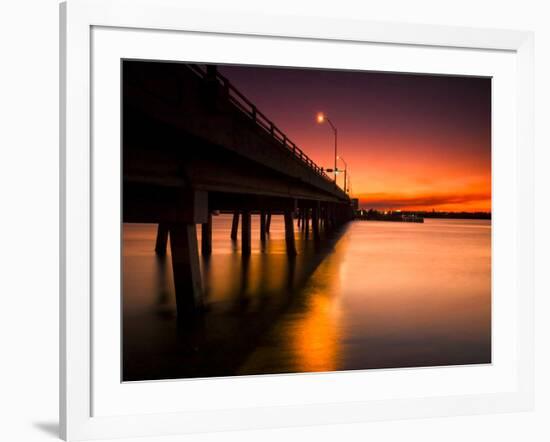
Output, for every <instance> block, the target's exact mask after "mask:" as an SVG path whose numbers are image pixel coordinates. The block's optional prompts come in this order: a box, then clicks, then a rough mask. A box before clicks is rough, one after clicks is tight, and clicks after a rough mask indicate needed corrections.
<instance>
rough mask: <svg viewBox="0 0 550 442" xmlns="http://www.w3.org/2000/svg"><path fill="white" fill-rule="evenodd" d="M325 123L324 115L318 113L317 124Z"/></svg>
mask: <svg viewBox="0 0 550 442" xmlns="http://www.w3.org/2000/svg"><path fill="white" fill-rule="evenodd" d="M324 121H325V114H324V113H322V112H319V113H318V114H317V123H319V124H320V123H323V122H324Z"/></svg>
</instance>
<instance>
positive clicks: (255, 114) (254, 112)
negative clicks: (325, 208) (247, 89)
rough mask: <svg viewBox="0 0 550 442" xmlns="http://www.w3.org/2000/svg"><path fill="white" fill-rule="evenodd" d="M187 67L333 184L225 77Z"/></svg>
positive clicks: (189, 65) (200, 68)
mask: <svg viewBox="0 0 550 442" xmlns="http://www.w3.org/2000/svg"><path fill="white" fill-rule="evenodd" d="M187 66H188V67H189V68H190V69H191V70H192V71H193V72H195V73H196V74H198V75H199V76H200V77H201V78H203V79H206V78H208V77H210V76H211V77H212V79H213V80H215V81H217V82H218V84H219V85H220V86H221V87H222V89H223V90H224V91H225V93H226V95H227V97H228V99H229V101H230V102H231V103H233V104H234V105H235V106H236V107H237V108H238V109H239V110H240V111H241V112H243V113H244V114H245V115H246V116H247V117H249V118H250V119H251V120H252V121H253V122H254V123H255V124H256V125H257V126H259V127H260V128H261V129H263V130H264V131H265V132H266V133H268V134H269V135H270V136H271V137H273V138H274V139H275V140H276V141H278V142H279V143H280V145H281V147H282V148H283V149H286V150H287V151H289V152H290V153H292V154H293V156H294V157H295V158H296V159H298V160H299V161H301V162H302V163H304V164H305V165H306V166H307V167H309V168H310V169H311V170H313V171H314V172H315V173H317V174H318V175H319V176H321V177H322V178H324V179H325V180H327V181H330V182H333V180H332V179H331V178H330V177H329V176H328V175H327V174H326V173H325V172H324V171H323V168H322V167H319V166H318V165H317V164H315V163H314V162H313V161H312V160H311V158H309V157H308V156H307V155H306V154H305V153H304V151H303V150H302V149H300V148H299V147H298V146H296V144H295V143H294V142H293V141H291V140H290V139H289V138H288V137H287V136H286V134H285V133H284V132H283V131H282V130H281V129H279V128H278V127H277V126H276V125H275V123H273V121H271V120H270V119H269V118H267V117H266V116H265V115H264V114H263V113H262V112H261V111H259V110H258V108H257V107H256V106H255V105H254V104H253V103H252V102H251V101H250V100H249V99H248V98H246V97H245V96H244V95H243V94H242V93H241V92H240V91H239V90H238V89H237V88H235V86H233V85H232V84H231V83H230V81H229V80H228V79H227V78H226V77H224V76H223V75H222V74H220V73H219V71H218V70H217V69H216V68H215V67H212V68H211V69H203V68H202V67H201V66H199V65H197V64H188V65H187Z"/></svg>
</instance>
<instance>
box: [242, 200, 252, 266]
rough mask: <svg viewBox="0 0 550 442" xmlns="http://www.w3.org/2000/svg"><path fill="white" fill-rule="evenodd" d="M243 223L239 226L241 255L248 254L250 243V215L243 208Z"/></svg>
mask: <svg viewBox="0 0 550 442" xmlns="http://www.w3.org/2000/svg"><path fill="white" fill-rule="evenodd" d="M242 217H243V223H242V227H241V253H242V255H243V256H250V243H251V228H250V227H251V216H250V211H248V210H245V211H243V214H242Z"/></svg>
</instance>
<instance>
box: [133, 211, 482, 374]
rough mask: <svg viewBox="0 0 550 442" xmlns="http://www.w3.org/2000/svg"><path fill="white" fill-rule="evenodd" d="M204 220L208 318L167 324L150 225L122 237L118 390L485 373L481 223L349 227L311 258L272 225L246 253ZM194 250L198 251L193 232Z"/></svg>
mask: <svg viewBox="0 0 550 442" xmlns="http://www.w3.org/2000/svg"><path fill="white" fill-rule="evenodd" d="M230 224H231V217H230V216H229V215H221V216H218V217H214V224H213V254H212V256H211V257H210V258H209V259H208V260H204V259H202V258H201V271H202V275H203V279H204V286H205V292H206V295H205V296H206V305H207V311H206V312H205V313H204V314H203V315H201V316H200V317H198V318H196V319H195V320H190V319H188V320H185V321H184V323H183V324H179V325H178V324H177V322H176V321H175V319H176V317H175V296H174V288H173V281H172V275H171V265H170V256H169V255H168V256H167V257H166V258H164V259H159V258H157V257H156V256H155V255H154V253H153V248H154V242H155V233H156V226H154V225H140V224H126V225H124V231H123V232H124V247H123V256H124V257H123V277H124V295H123V328H124V335H123V367H124V368H123V370H124V380H137V379H164V378H181V377H205V376H230V375H235V374H270V373H285V372H311V371H333V370H347V369H365V368H383V367H410V366H426V365H454V364H469V363H487V362H490V357H491V356H490V355H491V332H490V330H491V267H490V265H491V264H490V263H491V226H490V222H489V221H477V220H467V221H466V220H426V222H425V223H424V224H413V223H392V222H360V221H359V222H353V223H350V224H349V225H348V226H347V227H346V228H345V229H344V231H343V232H342V233H341V234H340V235H339V236H337V237H336V238H334V239H333V241H332V243H331V242H330V241H325V242H324V243H323V246H322V247H321V248H320V249H319V248H316V247H315V245H314V243H313V241H312V240H311V239H309V240H305V239H304V238H303V236H304V235H303V233H301V232H299V231H298V229H296V231H297V237H296V239H297V248H298V253H299V255H298V256H297V257H296V259H295V260H289V259H288V258H287V255H286V248H285V242H284V226H283V222H282V218H281V217H275V216H274V217H273V222H272V226H271V234H270V236H269V239H268V240H267V241H266V243H265V244H262V243H261V242H260V240H259V236H260V235H259V222H258V219H257V217H253V221H252V227H253V230H252V238H253V242H252V255H251V257H250V258H249V259H248V260H244V261H243V259H242V257H241V255H240V252H239V243H238V242H233V241H231V239H230V237H229V231H230ZM198 230H199V241H200V229H198Z"/></svg>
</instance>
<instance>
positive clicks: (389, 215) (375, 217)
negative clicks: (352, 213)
mask: <svg viewBox="0 0 550 442" xmlns="http://www.w3.org/2000/svg"><path fill="white" fill-rule="evenodd" d="M402 217H406V218H408V217H413V218H414V217H416V218H432V219H477V220H489V221H490V220H491V218H492V214H491V212H435V211H420V210H419V211H410V210H390V211H383V212H380V211H378V210H373V209H369V210H365V209H362V210H357V211H356V219H363V220H367V221H396V220H397V219H398V218H402Z"/></svg>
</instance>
